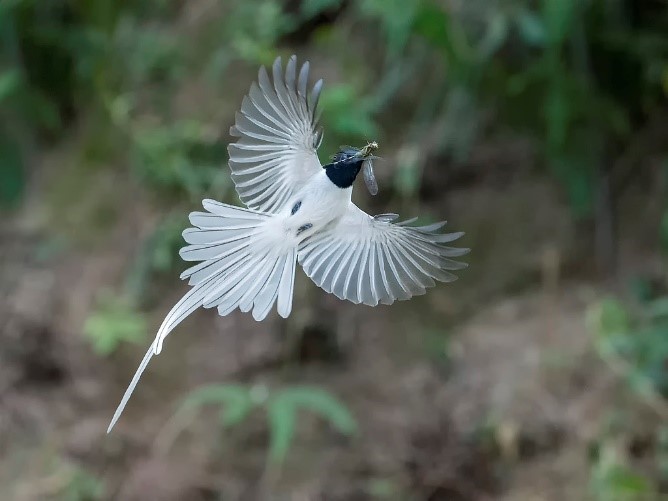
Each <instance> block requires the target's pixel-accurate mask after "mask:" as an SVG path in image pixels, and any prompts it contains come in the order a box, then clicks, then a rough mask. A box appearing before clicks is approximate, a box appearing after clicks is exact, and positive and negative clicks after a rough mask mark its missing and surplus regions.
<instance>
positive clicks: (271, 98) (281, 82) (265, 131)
mask: <svg viewBox="0 0 668 501" xmlns="http://www.w3.org/2000/svg"><path fill="white" fill-rule="evenodd" d="M272 72H273V78H272V80H273V82H272V81H270V79H269V76H268V75H267V71H266V70H265V68H264V67H262V68H260V73H259V76H258V83H259V85H258V83H256V82H253V84H252V85H251V88H250V91H249V93H248V95H247V96H245V97H244V99H243V102H242V104H241V111H239V112H237V115H236V121H235V125H234V126H233V127H232V128H231V129H230V134H231V135H232V136H235V137H238V138H239V139H238V140H237V141H236V142H235V143H232V144H230V145H229V146H228V152H229V157H230V161H229V163H230V169H231V170H232V179H233V181H234V184H235V186H236V190H237V193H238V194H239V198H241V201H242V202H243V203H245V204H246V205H247V206H248V207H249V208H251V209H256V210H260V211H263V212H277V211H279V210H280V209H281V208H282V207H283V206H284V205H285V204H286V203H287V201H288V199H289V198H290V197H291V195H292V194H293V193H295V192H296V191H297V190H299V188H301V187H302V186H303V185H304V184H305V183H306V181H307V180H308V179H309V178H310V177H311V176H313V175H314V174H316V173H317V172H318V171H320V169H322V166H321V165H320V161H319V160H318V155H317V154H316V150H317V148H318V146H319V145H320V141H321V139H322V132H321V131H319V130H316V127H317V116H316V108H317V106H318V98H319V96H320V91H321V89H322V80H318V82H316V84H315V85H314V86H313V89H312V90H311V92H310V94H309V93H308V90H307V85H308V73H309V63H308V62H305V63H304V64H303V65H302V67H301V69H300V70H299V75H297V57H296V56H292V57H291V58H290V60H289V61H288V64H287V67H286V69H285V75H284V74H283V68H282V65H281V58H280V57H279V58H277V59H276V61H274V65H273V69H272Z"/></svg>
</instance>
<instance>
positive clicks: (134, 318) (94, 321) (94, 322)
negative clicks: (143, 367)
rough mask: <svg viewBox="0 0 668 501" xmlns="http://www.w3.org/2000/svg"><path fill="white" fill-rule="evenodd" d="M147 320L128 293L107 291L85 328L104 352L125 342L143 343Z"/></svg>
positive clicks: (106, 352)
mask: <svg viewBox="0 0 668 501" xmlns="http://www.w3.org/2000/svg"><path fill="white" fill-rule="evenodd" d="M146 331H147V322H146V318H145V317H144V315H143V314H141V313H138V312H137V311H135V309H134V307H133V306H132V304H131V303H130V302H129V301H128V299H127V298H125V297H116V296H113V295H111V294H108V293H107V294H105V295H103V297H102V299H101V300H100V302H99V304H98V306H97V308H96V309H95V310H94V311H93V313H92V314H91V315H90V316H89V317H88V318H87V319H86V322H85V323H84V327H83V332H84V335H85V336H86V337H87V338H88V339H89V341H90V342H91V344H92V345H93V350H94V351H95V352H96V353H97V354H98V355H102V356H107V355H110V354H111V353H113V352H114V351H116V349H117V348H118V347H119V346H120V344H121V343H124V342H129V343H135V344H136V343H140V342H141V341H143V340H144V338H145V336H146Z"/></svg>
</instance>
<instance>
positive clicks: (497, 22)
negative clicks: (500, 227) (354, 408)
mask: <svg viewBox="0 0 668 501" xmlns="http://www.w3.org/2000/svg"><path fill="white" fill-rule="evenodd" d="M185 5H186V2H181V1H172V2H170V1H167V0H123V1H118V0H96V1H95V2H89V1H84V0H50V1H43V0H3V1H2V2H0V40H1V43H0V204H2V205H3V206H6V207H9V208H16V207H19V206H20V203H21V201H22V198H23V197H24V195H25V193H26V189H27V181H28V179H29V178H30V176H32V175H35V174H36V171H35V169H36V167H35V166H36V165H38V162H37V160H38V159H39V157H40V155H42V154H44V153H45V152H47V151H49V150H50V149H51V148H53V147H57V146H59V145H65V144H67V142H68V141H70V140H73V139H76V140H77V141H79V142H80V143H81V145H80V148H79V150H78V151H77V153H76V155H75V156H74V157H73V158H67V159H66V161H65V162H63V163H64V165H63V167H62V172H60V173H59V175H58V176H57V179H56V180H55V181H54V183H53V185H52V186H50V187H49V190H50V193H49V194H47V197H46V199H47V200H48V201H50V203H51V206H52V209H53V210H51V211H50V214H51V217H52V219H53V220H52V221H50V222H55V223H57V224H54V225H51V226H52V227H54V228H55V230H54V231H56V232H57V231H58V228H59V226H60V225H64V224H65V222H68V223H69V224H71V225H72V226H74V227H75V228H77V229H78V232H79V233H81V230H80V229H81V228H84V229H86V228H89V229H90V232H91V233H93V232H94V231H97V230H100V231H106V230H108V229H109V228H111V227H113V224H114V221H115V217H114V211H113V210H112V209H110V208H109V205H110V199H111V198H113V197H114V196H115V195H113V194H111V193H109V192H105V191H104V189H102V188H101V187H98V188H95V187H96V186H97V185H96V182H97V183H98V184H99V181H96V182H93V181H91V180H93V179H96V180H97V179H101V178H102V179H104V180H106V181H109V182H113V181H112V180H113V179H115V178H114V177H112V178H106V177H104V176H105V175H108V174H113V176H120V177H122V178H124V179H126V178H127V179H130V180H132V181H133V182H136V183H137V184H138V185H139V186H141V187H142V189H145V190H147V191H148V192H149V193H151V194H155V197H154V198H153V199H152V203H154V204H155V205H157V206H159V208H160V209H161V212H163V213H164V214H165V216H164V217H163V218H162V220H161V221H158V222H157V223H156V225H155V229H154V231H153V232H152V233H151V234H150V235H148V236H147V237H146V238H145V240H144V242H143V243H142V245H141V246H140V249H139V250H138V252H137V254H136V259H135V263H134V265H133V266H131V267H130V269H129V270H128V273H127V279H126V280H125V282H124V283H123V284H122V287H123V288H122V290H120V291H119V292H118V293H117V297H116V296H113V295H112V296H105V297H104V298H102V299H101V301H100V303H99V305H98V307H97V308H96V309H95V310H94V311H93V313H92V314H91V316H90V318H89V319H88V321H87V322H86V327H85V334H86V336H87V337H88V338H89V339H90V341H91V342H92V346H93V349H94V350H95V352H96V353H98V354H100V355H108V354H111V353H112V352H113V351H115V349H116V348H117V347H118V346H119V344H120V343H122V342H127V341H130V342H137V341H140V340H141V339H142V338H143V336H144V335H145V332H146V323H147V322H146V320H145V318H144V316H143V314H142V313H141V309H142V308H143V307H145V306H146V305H145V304H144V303H145V302H146V298H147V297H149V298H150V294H149V292H150V284H151V282H152V280H153V279H154V278H155V276H156V275H159V274H160V273H164V272H166V271H171V270H173V269H175V268H177V267H179V266H181V263H180V261H179V260H178V258H177V254H176V249H177V248H178V247H179V246H180V245H181V238H180V232H181V230H182V229H183V228H184V227H185V225H186V221H185V218H184V216H182V215H183V214H186V213H187V212H188V208H192V207H193V204H195V203H198V202H199V200H200V199H201V198H202V197H203V196H205V195H206V196H213V197H216V198H219V199H229V200H233V199H234V192H233V189H232V186H231V184H230V182H229V178H228V176H227V171H226V169H225V163H226V143H227V140H228V137H227V126H228V125H230V124H228V123H222V122H223V118H224V119H229V117H231V116H232V112H233V111H234V110H235V109H236V108H237V106H238V103H237V102H229V99H228V96H229V95H240V93H241V92H243V91H244V90H245V88H246V86H247V83H248V82H250V79H251V77H252V76H253V75H254V72H255V71H256V67H257V66H258V64H268V63H270V62H271V61H272V60H273V59H274V57H276V56H277V55H279V54H283V55H286V54H289V53H292V52H293V51H296V52H298V53H299V51H298V50H296V49H293V48H291V47H293V46H298V45H299V44H300V43H302V42H304V41H305V40H308V41H309V44H310V46H311V47H313V48H315V49H317V50H318V51H319V52H320V53H322V54H327V55H328V57H329V61H330V63H331V64H332V65H333V66H334V67H335V70H336V71H335V70H334V69H333V70H332V74H333V75H336V78H332V79H331V80H330V81H328V82H327V85H326V86H325V91H324V93H323V96H322V100H321V105H322V111H323V123H324V125H325V127H326V134H325V141H324V144H323V147H322V150H321V154H322V155H323V159H324V158H326V157H327V156H329V155H330V154H331V153H333V152H334V150H335V149H336V147H337V146H338V145H339V144H345V143H352V144H358V143H360V142H362V141H364V140H367V139H372V138H374V139H378V140H379V141H380V142H381V147H382V146H383V144H391V145H392V149H393V150H394V151H392V154H393V156H394V157H395V158H396V165H395V168H394V170H393V176H394V177H393V180H392V181H393V182H392V184H391V185H388V186H387V189H388V190H391V196H394V197H396V198H397V199H398V200H400V201H402V202H403V203H404V204H405V205H407V206H409V207H410V205H411V204H415V203H416V201H417V199H418V196H419V193H420V190H421V188H422V174H423V170H424V168H425V165H426V164H427V163H428V162H439V163H442V164H443V165H444V167H443V168H444V169H445V168H446V167H445V166H447V168H448V169H459V168H465V166H466V160H467V158H468V156H469V154H470V152H471V150H472V148H473V147H474V145H475V144H476V141H478V140H480V139H482V138H483V137H484V136H485V135H486V134H489V133H490V130H493V131H510V132H512V133H514V134H522V135H526V136H528V137H529V138H531V140H532V141H533V143H534V144H535V145H536V148H537V151H538V152H539V160H540V161H539V164H540V165H539V168H541V169H544V170H545V171H546V172H548V173H549V174H550V175H551V176H554V178H555V179H557V180H558V181H559V182H560V183H561V185H562V186H563V190H564V193H565V196H567V197H568V200H569V202H570V207H571V208H572V214H573V217H574V218H575V219H576V220H578V221H580V222H583V223H586V224H589V225H592V224H593V226H594V227H595V228H596V230H597V231H596V235H597V241H596V245H597V254H598V257H599V259H600V260H602V261H605V262H607V264H608V265H610V266H614V258H615V257H614V252H613V251H611V250H610V249H614V247H615V245H616V241H615V234H614V229H615V226H616V222H617V214H616V206H617V201H618V200H619V197H621V196H622V194H623V193H624V190H625V188H626V186H627V185H628V182H629V180H630V179H632V178H633V177H634V176H639V175H641V174H642V173H641V172H640V167H639V165H640V162H641V160H642V158H641V157H640V155H641V154H642V155H647V154H648V152H650V153H651V152H656V153H661V154H663V155H665V134H664V135H663V138H662V139H660V140H659V141H658V142H656V144H654V143H651V144H649V145H648V144H647V142H646V138H647V136H648V135H649V133H648V129H649V128H651V125H652V123H653V122H654V120H655V119H656V118H657V117H661V116H665V112H666V100H667V96H668V36H666V33H668V13H667V12H666V8H665V6H664V5H661V2H652V1H650V0H633V1H632V0H584V1H583V0H494V1H491V0H469V1H467V2H459V3H458V4H457V5H458V6H457V7H450V8H446V7H445V5H446V2H439V1H437V0H359V1H346V0H310V1H309V0H304V1H301V2H300V1H298V0H291V1H285V2H281V1H278V0H231V1H227V2H224V6H219V7H218V8H216V9H210V7H207V5H206V4H205V3H203V4H202V5H198V7H197V8H194V7H193V9H192V12H191V17H187V16H185V15H184V13H183V11H184V10H185ZM198 9H199V10H198ZM202 9H203V10H202ZM207 9H210V10H207ZM200 10H201V11H200ZM334 21H336V22H334ZM352 43H354V44H355V47H356V49H357V48H359V50H349V49H345V50H342V47H348V45H349V44H352ZM307 57H308V54H303V55H302V54H300V58H301V59H305V58H307ZM337 72H338V73H337ZM415 75H420V76H421V77H420V78H419V79H416V78H415ZM239 82H243V89H242V88H241V87H239V85H241V83H239ZM415 96H419V99H416V98H415ZM664 125H665V122H664ZM75 135H76V136H77V137H76V138H73V136H75ZM383 140H385V143H383ZM639 143H642V145H643V146H642V147H641V149H642V153H639V152H638V150H639V147H638V144H639ZM667 161H668V159H667ZM666 165H668V164H666ZM42 169H44V170H47V169H48V167H42ZM91 187H92V188H91ZM96 190H97V191H96ZM664 204H665V201H664ZM167 207H169V208H170V209H172V210H167ZM666 221H668V210H666V216H665V217H664V221H663V224H662V225H661V226H660V227H658V228H657V229H656V232H657V235H658V236H659V237H660V239H662V240H664V241H665V242H668V223H666ZM546 224H550V222H546ZM589 227H590V226H587V228H589ZM611 263H612V264H611ZM604 264H605V263H604ZM664 278H665V277H664ZM641 299H642V298H641ZM590 320H591V322H592V323H591V326H592V327H591V329H592V333H593V334H594V340H595V343H596V346H597V348H598V350H599V352H600V354H601V356H602V358H603V359H604V360H606V361H607V362H608V363H609V365H610V367H611V369H612V370H614V371H616V372H617V373H619V375H620V377H622V378H623V379H624V380H625V381H627V382H628V384H629V385H630V388H632V389H633V391H636V392H638V394H640V395H641V396H642V398H645V399H647V401H648V402H650V405H652V406H658V407H659V408H661V409H664V411H665V408H666V405H668V404H666V398H668V365H667V361H668V296H666V295H663V294H658V295H657V296H655V297H651V298H645V299H643V300H641V301H638V304H636V305H634V306H633V307H629V306H627V305H626V304H625V303H622V302H620V301H619V300H616V299H609V300H605V301H603V302H601V303H600V304H596V305H594V307H593V308H592V312H591V315H590ZM439 342H440V341H439ZM204 403H218V404H220V405H222V406H223V412H222V417H221V419H222V421H221V422H222V424H223V425H224V426H232V425H236V424H239V423H241V422H243V420H244V419H245V418H246V416H247V415H248V413H249V412H250V411H251V410H252V409H253V408H254V407H256V406H258V405H262V406H263V408H264V410H265V411H266V413H267V416H268V419H269V426H270V428H271V444H270V451H269V453H268V454H269V457H270V458H271V459H272V460H277V461H278V460H282V459H283V458H284V457H285V455H286V454H287V453H288V450H289V447H290V441H291V438H292V436H293V433H294V430H295V427H296V426H297V425H296V422H297V421H296V420H297V418H296V410H297V409H298V408H307V409H309V410H312V411H315V412H316V413H319V414H322V415H323V416H325V417H326V418H327V419H328V420H329V421H330V422H331V423H332V424H333V425H334V426H335V427H336V428H337V429H339V430H340V431H342V432H344V433H349V432H352V431H353V430H354V421H353V419H352V417H351V416H350V415H349V413H348V411H347V410H346V408H345V407H344V406H343V405H342V404H340V403H338V402H337V401H336V400H334V399H333V397H331V396H330V395H328V394H327V393H324V392H323V391H321V390H319V389H317V388H312V389H303V388H301V389H290V388H288V389H285V390H283V391H281V392H278V393H276V394H273V393H272V394H271V395H269V396H266V399H264V400H263V401H262V403H261V404H258V402H257V401H255V400H253V398H252V389H251V388H246V387H236V386H218V387H211V388H207V389H204V390H201V391H199V392H195V393H193V395H191V397H190V399H189V400H188V401H187V405H191V406H199V405H202V404H204ZM664 411H660V412H664ZM657 436H658V437H659V438H657V441H658V442H657V443H661V444H663V447H664V449H662V450H663V453H662V454H663V455H660V454H657V468H658V469H659V471H660V472H661V475H663V477H662V478H664V479H665V478H666V475H668V473H667V472H668V466H667V465H668V439H666V430H665V429H663V430H658V431H657ZM592 465H593V466H592V489H593V491H594V493H595V495H596V496H597V497H598V498H599V499H613V494H615V495H616V494H619V493H620V492H621V493H632V494H646V493H649V492H651V491H652V490H653V489H654V487H653V485H652V484H651V481H650V480H649V477H646V476H643V474H642V473H641V472H637V471H635V470H633V469H632V468H631V467H627V466H626V465H625V464H624V461H623V460H622V458H620V456H619V453H618V451H617V449H616V448H615V447H614V445H613V443H612V440H611V439H609V437H602V438H601V445H600V447H599V449H598V451H597V453H596V454H595V457H594V458H593V460H592ZM76 478H78V477H76ZM81 478H82V479H79V480H76V479H75V480H73V483H72V489H71V494H68V496H69V499H87V498H94V497H95V494H93V493H94V492H96V490H97V489H98V487H97V486H96V485H95V483H94V482H89V481H88V480H87V478H86V477H85V476H83V477H81ZM664 481H665V480H664ZM378 489H380V490H382V486H380V487H378ZM82 493H83V494H82Z"/></svg>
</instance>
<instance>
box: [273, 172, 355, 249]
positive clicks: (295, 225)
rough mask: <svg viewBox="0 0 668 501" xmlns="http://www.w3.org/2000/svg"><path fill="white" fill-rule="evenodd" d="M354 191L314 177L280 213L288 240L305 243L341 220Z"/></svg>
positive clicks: (322, 178)
mask: <svg viewBox="0 0 668 501" xmlns="http://www.w3.org/2000/svg"><path fill="white" fill-rule="evenodd" d="M351 192H352V189H350V188H347V189H341V188H338V187H336V186H335V185H333V184H332V183H331V182H330V181H329V180H328V179H327V178H326V176H324V175H323V176H319V175H318V176H314V179H312V180H311V182H309V183H308V184H307V185H306V186H304V187H303V188H302V189H301V190H299V191H298V192H297V193H296V194H295V196H294V197H292V199H291V200H290V202H288V204H287V206H286V207H284V209H283V210H282V211H281V213H280V216H279V217H280V220H281V225H282V227H283V229H284V232H285V234H286V236H294V237H296V238H298V239H299V240H302V239H304V238H306V237H308V236H309V235H311V234H313V233H315V232H317V231H320V230H322V229H323V228H325V227H326V226H327V225H329V224H330V223H332V222H333V221H335V220H337V219H339V218H341V217H342V216H343V214H344V213H345V212H346V209H347V207H348V204H350V199H351Z"/></svg>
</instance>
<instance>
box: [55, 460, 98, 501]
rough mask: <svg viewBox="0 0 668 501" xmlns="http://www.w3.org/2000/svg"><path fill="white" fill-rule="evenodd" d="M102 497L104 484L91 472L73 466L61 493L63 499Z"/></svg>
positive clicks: (80, 500) (88, 500)
mask: <svg viewBox="0 0 668 501" xmlns="http://www.w3.org/2000/svg"><path fill="white" fill-rule="evenodd" d="M103 498H104V484H102V482H101V481H100V480H99V479H98V478H97V477H95V476H94V475H92V474H91V473H89V472H87V471H85V470H83V469H81V468H76V467H75V468H73V469H72V470H71V472H70V477H69V481H68V482H67V486H66V488H65V491H64V492H63V493H62V497H61V498H60V499H62V500H63V501H95V500H97V499H103Z"/></svg>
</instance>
